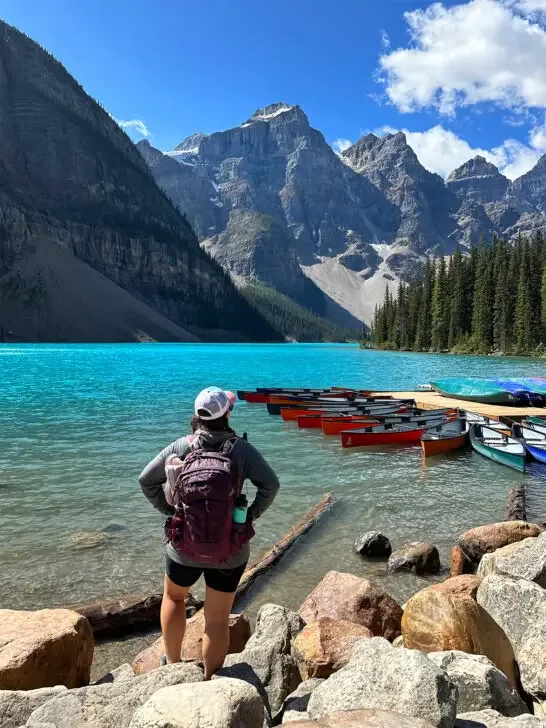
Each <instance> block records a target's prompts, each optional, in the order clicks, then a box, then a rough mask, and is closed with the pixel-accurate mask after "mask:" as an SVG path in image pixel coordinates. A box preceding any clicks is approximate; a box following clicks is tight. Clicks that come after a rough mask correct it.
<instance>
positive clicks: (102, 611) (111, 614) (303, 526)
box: [70, 493, 334, 637]
mask: <svg viewBox="0 0 546 728" xmlns="http://www.w3.org/2000/svg"><path fill="white" fill-rule="evenodd" d="M333 503H334V496H333V494H332V493H327V494H326V495H325V496H324V498H322V499H321V500H320V501H319V502H318V503H317V504H316V506H315V507H314V508H312V509H311V510H310V511H309V512H308V513H306V514H305V515H304V516H303V517H302V518H301V519H300V520H299V521H298V522H297V523H296V524H295V525H294V526H292V528H291V529H290V530H289V531H287V532H286V533H285V534H284V536H283V537H282V538H281V539H280V540H279V541H277V543H276V544H275V545H274V546H272V547H271V548H270V549H268V550H267V551H266V552H265V553H264V554H262V555H261V556H260V557H259V558H257V559H256V560H255V561H254V562H252V564H250V566H249V567H248V568H247V569H246V571H245V573H244V574H243V576H242V579H241V582H240V584H239V587H238V589H237V593H236V595H235V603H236V602H237V601H238V600H239V599H240V598H241V597H242V596H243V595H244V594H246V592H247V591H248V590H249V589H250V587H251V586H252V584H254V582H255V581H256V579H257V578H258V577H259V576H260V575H261V574H265V572H266V571H269V569H270V568H271V567H272V566H274V565H275V564H276V563H277V562H278V561H280V559H282V557H283V556H284V554H285V553H286V552H287V551H288V550H289V549H290V548H291V547H292V546H293V545H294V543H295V542H296V541H297V539H298V538H299V537H300V536H303V534H304V533H307V531H309V530H310V529H311V528H312V527H313V526H314V525H315V523H317V521H318V520H319V518H320V517H321V515H322V514H323V513H324V512H325V511H327V510H328V509H329V508H330V507H331V506H332V505H333ZM202 606H203V602H202V601H200V600H198V599H196V598H195V597H193V596H192V595H191V594H190V596H189V597H188V599H187V600H186V615H187V616H188V617H191V616H192V615H193V614H195V612H196V611H198V610H199V609H201V607H202ZM70 608H71V609H73V610H74V611H76V612H79V614H82V615H83V616H84V617H87V619H88V620H89V623H90V624H91V628H92V630H93V634H94V635H95V637H106V636H110V637H119V636H122V635H126V634H129V633H131V632H137V631H139V630H142V629H147V628H151V627H157V626H158V624H159V612H160V609H161V594H148V595H141V596H129V597H122V598H120V599H113V600H110V601H96V602H90V603H88V604H79V605H76V606H72V607H70Z"/></svg>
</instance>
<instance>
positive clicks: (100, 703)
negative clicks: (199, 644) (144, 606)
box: [27, 663, 203, 728]
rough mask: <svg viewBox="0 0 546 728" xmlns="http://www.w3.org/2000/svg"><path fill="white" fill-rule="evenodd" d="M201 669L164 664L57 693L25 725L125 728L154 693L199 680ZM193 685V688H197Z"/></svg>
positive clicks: (33, 726)
mask: <svg viewBox="0 0 546 728" xmlns="http://www.w3.org/2000/svg"><path fill="white" fill-rule="evenodd" d="M202 680H203V671H202V670H201V669H200V668H199V667H197V665H195V664H189V663H179V664H177V665H166V666H165V667H161V668H159V669H157V670H154V671H153V672H150V673H149V674H148V675H139V676H135V677H133V678H130V679H123V680H118V681H116V680H114V682H112V683H105V684H102V685H89V686H88V687H85V688H79V689H77V690H70V691H67V692H66V693H64V694H61V695H58V696H56V697H54V698H52V699H51V700H48V701H47V702H46V703H44V704H43V705H41V706H40V707H39V708H37V709H36V710H34V711H33V712H32V714H31V715H30V717H29V719H28V720H27V726H30V727H31V728H38V726H39V725H40V724H41V723H52V724H53V725H54V726H55V728H75V726H80V725H89V726H90V728H91V726H92V727H93V728H99V727H100V728H127V727H128V726H129V723H130V722H131V719H132V717H133V714H134V712H135V711H136V710H137V709H138V708H140V706H141V705H143V704H144V703H145V702H146V701H147V700H148V699H149V698H150V697H151V696H152V695H153V694H154V693H156V692H157V691H158V690H160V689H161V688H164V687H168V686H171V685H179V684H181V683H198V682H200V681H202ZM196 687H197V686H196V685H192V689H193V690H195V689H196Z"/></svg>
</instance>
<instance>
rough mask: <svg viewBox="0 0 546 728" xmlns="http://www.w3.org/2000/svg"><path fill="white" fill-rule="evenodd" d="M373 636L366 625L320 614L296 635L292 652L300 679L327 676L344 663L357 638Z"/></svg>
mask: <svg viewBox="0 0 546 728" xmlns="http://www.w3.org/2000/svg"><path fill="white" fill-rule="evenodd" d="M369 637H373V634H372V633H371V632H370V630H369V629H368V628H367V627H362V626H361V625H359V624H355V623H354V622H346V621H345V620H342V619H332V618H331V617H321V618H320V619H317V620H315V621H314V622H310V623H309V624H308V625H307V626H306V627H305V628H304V629H303V630H302V631H301V632H300V633H299V635H298V636H297V637H296V640H295V642H294V649H293V655H294V659H295V660H296V664H297V666H298V669H299V671H300V675H301V677H302V680H308V679H309V678H311V677H323V678H326V677H329V676H330V675H331V674H332V673H333V672H336V670H339V669H340V667H343V665H346V664H347V662H348V661H349V658H350V657H351V654H352V651H353V647H354V646H355V644H356V643H357V642H358V640H361V639H364V638H369Z"/></svg>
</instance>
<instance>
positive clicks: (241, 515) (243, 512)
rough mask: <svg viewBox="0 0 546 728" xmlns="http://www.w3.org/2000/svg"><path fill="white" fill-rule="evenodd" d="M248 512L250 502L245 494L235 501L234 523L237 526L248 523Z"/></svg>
mask: <svg viewBox="0 0 546 728" xmlns="http://www.w3.org/2000/svg"><path fill="white" fill-rule="evenodd" d="M247 511H248V500H247V497H246V495H245V494H244V493H241V495H239V496H237V500H236V501H235V508H234V510H233V523H234V524H235V525H236V526H241V525H244V524H245V523H246V516H247Z"/></svg>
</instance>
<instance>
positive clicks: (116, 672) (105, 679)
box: [91, 663, 135, 685]
mask: <svg viewBox="0 0 546 728" xmlns="http://www.w3.org/2000/svg"><path fill="white" fill-rule="evenodd" d="M134 676H135V673H134V671H133V668H132V667H131V665H129V664H128V663H124V664H123V665H120V666H119V667H116V668H114V669H113V670H110V672H107V673H106V675H103V676H102V677H101V678H100V679H99V680H97V681H96V682H94V683H91V685H104V684H107V683H113V682H116V681H117V682H122V681H123V680H130V679H131V678H133V677H134Z"/></svg>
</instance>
